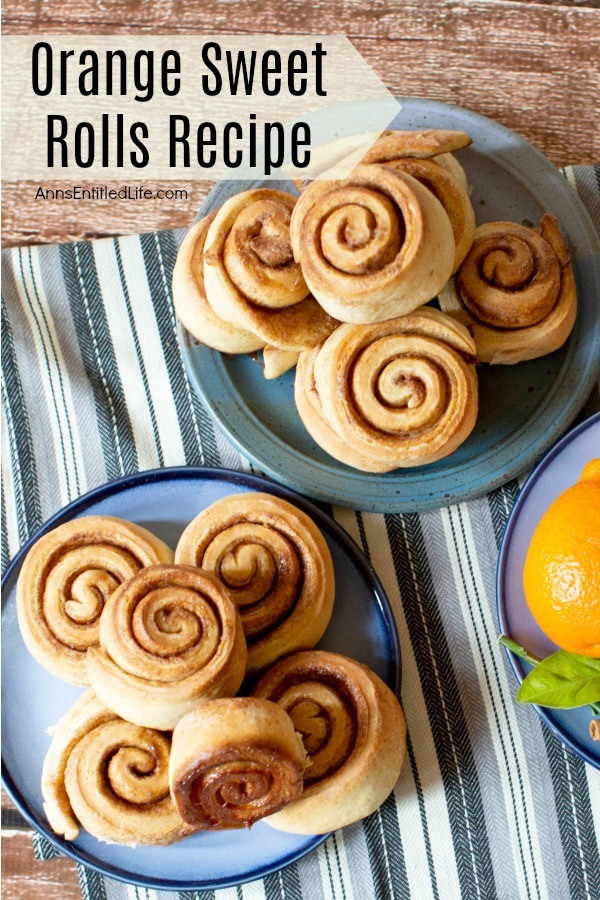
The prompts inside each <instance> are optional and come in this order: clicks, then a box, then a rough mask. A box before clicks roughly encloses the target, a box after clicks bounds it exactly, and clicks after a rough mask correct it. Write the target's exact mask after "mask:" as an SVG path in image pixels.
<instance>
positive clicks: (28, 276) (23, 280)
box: [14, 248, 80, 499]
mask: <svg viewBox="0 0 600 900" xmlns="http://www.w3.org/2000/svg"><path fill="white" fill-rule="evenodd" d="M14 253H15V256H16V259H17V265H18V271H19V276H20V278H19V279H18V281H17V291H18V293H19V296H20V300H21V305H22V308H23V310H24V312H25V315H26V317H27V320H28V323H29V326H30V329H31V333H32V336H33V340H34V346H35V351H36V353H37V356H38V359H39V371H40V375H41V381H42V386H43V391H44V393H45V395H46V398H47V402H48V407H49V410H50V415H51V418H50V422H51V426H52V428H51V430H52V434H53V436H54V441H55V442H56V443H57V445H58V446H59V447H60V453H59V454H57V455H58V456H59V463H62V465H59V466H58V475H59V481H61V482H63V483H64V484H65V490H66V496H67V498H69V499H70V498H71V497H74V496H77V494H78V493H80V484H79V479H78V477H77V471H76V467H77V462H76V456H77V453H76V447H75V441H74V437H73V431H72V429H71V424H70V403H69V400H68V399H67V390H66V387H65V380H64V363H63V360H62V355H61V353H60V349H59V348H58V346H57V343H56V337H55V329H54V327H53V325H52V323H51V318H50V312H49V310H48V312H46V310H45V309H44V306H43V303H42V300H41V297H40V292H39V291H38V287H37V285H36V282H35V273H34V269H33V257H34V253H33V251H32V249H31V248H21V249H17V250H16V251H14ZM51 325H52V327H51ZM52 410H54V412H55V416H54V417H53V416H52Z"/></svg>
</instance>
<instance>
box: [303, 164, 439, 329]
mask: <svg viewBox="0 0 600 900" xmlns="http://www.w3.org/2000/svg"><path fill="white" fill-rule="evenodd" d="M290 235H291V241H292V246H293V248H294V255H295V257H296V259H297V260H298V261H299V262H300V264H301V266H302V271H303V273H304V277H305V278H306V282H307V284H308V286H309V287H310V289H311V290H312V292H313V294H314V295H315V297H316V298H317V299H318V300H319V302H320V303H321V305H322V306H323V307H324V308H325V309H326V310H327V311H328V312H329V313H330V314H331V315H332V316H335V317H336V318H337V319H340V320H341V321H343V322H351V323H371V322H381V321H384V320H386V319H390V318H393V317H396V316H400V315H403V314H406V313H409V312H411V311H412V310H413V309H415V308H416V307H418V306H420V305H421V304H422V303H426V302H427V301H428V300H431V299H432V298H433V297H435V295H436V294H437V292H438V291H439V290H440V288H441V287H443V285H444V284H445V283H446V281H447V280H448V277H449V274H450V273H451V272H452V266H453V262H454V254H455V245H454V236H453V233H452V227H451V225H450V220H449V219H448V216H447V214H446V212H445V210H444V208H443V206H442V205H441V203H440V202H439V200H438V199H437V197H435V196H434V195H433V194H432V193H431V191H429V190H428V189H427V188H425V187H424V186H423V185H422V184H421V183H420V182H419V181H417V180H416V179H415V178H413V177H412V176H411V175H408V174H407V173H406V172H401V171H397V170H396V169H394V168H393V167H392V166H387V165H368V166H358V168H356V169H355V170H354V172H353V173H352V174H351V175H350V176H349V177H348V178H346V179H344V180H342V181H313V182H312V183H311V184H310V185H309V186H308V187H307V188H306V190H305V191H303V193H302V194H301V195H300V199H299V200H298V203H297V204H296V207H295V208H294V212H293V213H292V221H291V228H290Z"/></svg>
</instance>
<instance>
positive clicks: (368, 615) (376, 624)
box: [2, 468, 400, 890]
mask: <svg viewBox="0 0 600 900" xmlns="http://www.w3.org/2000/svg"><path fill="white" fill-rule="evenodd" d="M244 491H268V492H269V493H271V494H275V495H276V496H277V497H283V498H285V499H286V500H289V501H291V502H292V503H294V504H296V506H299V507H300V508H301V509H303V510H304V511H305V512H306V513H308V514H309V515H310V516H311V517H312V518H313V519H314V521H315V522H316V523H317V525H318V526H319V528H320V529H321V531H322V532H323V534H324V536H325V538H326V540H327V543H328V545H329V548H330V550H331V553H332V556H333V563H334V568H335V577H336V587H337V596H338V597H343V603H341V602H338V603H337V604H336V605H335V607H334V613H333V618H332V619H331V623H330V625H329V627H328V629H327V632H326V633H325V636H324V637H323V640H322V641H321V643H320V645H319V646H321V647H324V648H326V649H328V650H336V651H339V652H340V653H345V654H346V655H348V656H352V657H354V658H355V659H357V660H360V662H363V663H366V664H367V665H369V666H370V667H371V668H372V669H374V670H375V672H377V673H378V675H380V676H381V677H382V678H383V679H384V680H385V681H386V682H387V684H388V685H389V686H390V687H391V688H392V689H393V690H395V691H396V692H397V691H398V690H399V678H400V654H399V647H398V636H397V632H396V626H395V623H394V618H393V615H392V611H391V608H390V606H389V602H388V600H387V598H386V596H385V594H384V592H383V588H382V587H381V584H380V582H379V580H378V579H377V576H376V575H375V574H374V572H373V570H372V569H371V567H370V566H369V564H368V562H367V560H366V559H365V557H364V556H363V554H362V553H361V551H360V550H359V549H358V547H357V546H356V545H355V544H354V542H353V541H352V540H350V538H349V537H348V536H347V534H346V533H345V532H344V531H343V530H342V529H341V528H340V527H339V526H338V525H336V523H335V522H334V521H333V520H332V519H331V518H329V516H327V515H325V513H323V512H321V510H319V509H318V508H317V507H316V506H313V504H312V503H310V502H308V501H307V500H304V499H303V498H302V497H298V496H297V495H295V494H293V493H292V492H290V491H288V490H286V489H285V488H281V487H279V486H278V485H275V484H273V483H272V482H270V481H267V480H265V479H262V478H258V477H256V476H252V475H245V474H244V473H241V472H230V471H228V470H225V469H191V468H189V469H188V468H181V469H162V470H157V471H155V472H143V473H140V474H138V475H132V476H129V477H126V478H124V479H121V480H120V481H115V482H113V483H111V484H108V485H105V486H103V487H100V488H98V489H97V490H95V491H92V492H91V493H89V494H86V495H85V496H84V497H81V498H80V499H79V500H76V501H75V502H74V503H72V504H71V505H70V506H68V507H67V508H66V509H64V510H62V511H61V512H59V513H58V514H57V515H56V516H55V517H54V518H53V519H51V520H50V521H49V522H48V523H47V524H46V525H45V526H44V528H42V530H41V531H40V532H39V533H38V534H37V535H36V536H35V538H34V540H35V539H37V538H38V537H39V536H40V535H41V534H42V533H44V532H46V531H48V530H49V529H50V528H53V527H54V526H56V525H59V524H60V523H62V522H65V521H68V520H70V519H73V518H76V517H77V516H82V515H86V516H87V515H114V516H120V517H121V518H124V519H129V520H131V521H133V522H137V523H138V524H140V525H144V526H145V527H146V528H149V529H150V530H151V531H153V532H154V533H155V534H157V535H158V536H159V537H161V538H162V539H163V540H164V541H166V542H167V543H168V544H170V546H172V547H174V546H175V544H176V543H177V541H178V539H179V536H180V534H181V532H182V531H183V529H184V528H185V526H186V525H187V524H188V523H189V522H190V521H191V520H192V519H193V518H194V516H195V515H197V513H199V512H200V510H202V509H204V508H205V507H206V506H208V505H209V504H211V503H213V501H215V500H218V499H219V498H220V497H224V496H226V495H228V494H232V493H241V492H244ZM28 546H29V545H28ZM27 549H28V547H25V548H23V550H22V551H21V552H20V553H19V555H18V556H17V558H16V559H15V560H14V562H13V564H12V565H11V567H10V569H9V571H8V572H7V574H6V578H5V580H4V584H3V597H2V639H3V651H4V652H3V654H2V718H3V725H4V734H3V738H4V739H3V762H2V772H3V780H4V784H5V786H6V788H7V790H8V792H9V793H10V795H11V797H12V798H13V800H14V801H15V803H16V804H17V806H18V807H19V808H20V810H21V812H22V813H23V814H24V815H25V817H26V818H27V819H28V820H29V822H30V823H31V824H32V825H33V826H34V827H35V828H37V829H38V831H41V832H42V833H43V834H44V835H45V836H46V837H47V838H48V839H49V840H51V841H52V843H54V844H56V846H57V847H59V848H60V850H62V851H63V852H64V853H67V854H68V855H69V856H73V857H74V858H75V859H77V860H80V861H81V862H83V863H85V864H86V865H88V866H91V867H92V868H95V869H99V870H100V871H101V872H103V873H104V874H106V875H109V876H110V877H111V878H117V879H120V880H124V881H128V882H134V883H136V884H139V885H142V886H146V887H152V888H159V889H160V888H163V889H170V890H203V889H214V888H220V887H227V886H230V885H235V884H240V883H242V882H245V881H252V880H253V879H255V878H262V877H263V876H265V875H268V874H269V873H270V872H274V871H277V870H278V869H281V868H282V867H283V866H286V865H288V864H289V863H291V862H293V861H294V860H296V859H299V858H300V857H302V856H304V855H305V854H306V853H308V852H310V851H311V850H313V849H314V848H315V847H317V846H318V845H319V844H320V843H322V841H324V840H325V837H324V836H309V837H307V836H305V835H303V836H302V835H294V834H285V833H284V832H279V831H275V829H272V828H269V826H268V825H265V824H263V823H260V822H259V823H258V824H257V825H255V826H254V828H252V830H251V831H234V832H221V833H215V834H199V835H194V836H193V837H191V838H188V839H187V840H185V841H182V842H180V843H178V844H173V845H172V846H170V847H143V846H138V847H136V848H130V847H122V846H118V845H116V844H107V843H105V842H100V841H97V840H96V839H95V838H93V837H91V835H89V834H87V833H86V832H84V831H82V832H81V834H80V836H79V837H78V838H77V840H76V841H73V842H67V841H64V840H63V839H62V838H59V837H57V836H56V835H54V834H53V833H52V832H51V831H50V829H49V826H48V823H47V821H46V818H45V816H44V812H43V809H42V796H41V791H40V777H41V772H42V762H43V759H44V756H45V754H46V751H47V749H48V747H49V745H50V740H51V738H50V735H49V733H48V729H49V728H50V726H52V725H53V724H54V723H55V722H56V721H57V719H59V718H60V716H62V715H63V714H64V713H65V712H66V711H67V709H69V707H70V706H71V704H72V703H73V701H74V700H75V699H76V697H77V696H78V695H79V694H80V693H81V691H82V688H77V687H73V686H71V685H68V684H65V682H63V681H59V680H58V679H56V678H53V677H52V676H51V675H50V674H49V673H48V672H46V670H45V669H43V668H42V667H41V666H39V665H38V664H37V663H36V662H35V661H34V660H33V658H32V657H31V656H30V655H29V653H28V651H27V650H26V648H25V645H24V644H23V641H22V638H21V635H20V632H19V628H18V624H17V614H16V608H15V584H16V580H17V576H18V574H19V569H20V566H21V562H22V560H23V557H24V554H25V553H26V551H27Z"/></svg>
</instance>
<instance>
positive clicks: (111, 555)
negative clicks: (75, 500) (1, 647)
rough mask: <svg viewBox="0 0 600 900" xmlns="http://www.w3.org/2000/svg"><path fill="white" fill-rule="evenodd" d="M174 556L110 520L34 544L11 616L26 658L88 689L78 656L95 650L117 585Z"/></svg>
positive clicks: (83, 522)
mask: <svg viewBox="0 0 600 900" xmlns="http://www.w3.org/2000/svg"><path fill="white" fill-rule="evenodd" d="M172 561H173V552H172V550H171V549H170V548H169V547H167V545H166V544H165V543H164V542H163V541H161V540H160V539H159V538H157V537H156V536H155V535H153V534H151V533H150V532H149V531H147V530H146V529H145V528H142V527H140V526H139V525H134V524H133V523H132V522H126V521H125V520H124V519H117V518H115V517H113V516H85V517H82V518H79V519H74V520H73V521H71V522H65V523H64V524H63V525H59V526H58V527H57V528H54V529H52V531H49V532H48V533H47V534H45V535H44V536H43V537H41V538H40V539H39V541H37V542H36V543H35V544H34V546H33V547H32V548H31V550H30V551H29V553H28V554H27V556H26V558H25V562H24V563H23V566H22V568H21V572H20V574H19V580H18V582H17V613H18V617H19V627H20V629H21V634H22V635H23V640H24V641H25V644H26V645H27V648H28V650H29V652H30V653H31V654H32V656H34V657H35V659H36V660H37V661H38V662H39V663H40V664H41V665H42V666H44V667H45V668H46V669H48V670H49V671H50V672H52V674H53V675H56V677H57V678H62V679H64V680H65V681H70V682H72V683H73V684H88V683H89V682H88V679H87V675H86V668H85V654H86V651H87V649H88V647H94V646H96V645H97V644H98V640H99V637H98V636H99V629H100V614H101V612H102V610H103V608H104V605H105V604H106V602H107V601H108V599H109V597H110V596H111V595H112V593H113V592H114V591H115V590H116V589H117V588H118V587H119V585H120V584H121V583H122V582H123V581H126V580H127V579H128V578H130V577H131V576H132V575H134V574H135V573H136V572H138V571H139V570H140V569H141V568H143V567H145V566H151V565H155V564H157V563H170V562H172Z"/></svg>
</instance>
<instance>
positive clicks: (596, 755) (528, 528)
mask: <svg viewBox="0 0 600 900" xmlns="http://www.w3.org/2000/svg"><path fill="white" fill-rule="evenodd" d="M598 456H600V413H598V414H597V415H595V416H592V417H591V418H589V419H587V420H586V421H585V422H582V424H581V425H579V426H578V427H577V428H574V429H573V431H571V432H569V434H566V435H565V436H564V437H563V438H562V440H560V441H559V442H558V443H557V444H556V445H555V446H554V447H553V448H552V449H551V450H550V452H549V453H547V454H546V456H545V457H544V458H543V460H542V461H541V462H540V464H539V465H538V466H537V468H536V469H535V470H534V471H533V472H532V473H531V475H530V476H529V478H528V480H527V482H526V483H525V486H524V487H523V490H522V491H521V493H520V494H519V496H518V497H517V501H516V503H515V505H514V507H513V509H512V512H511V514H510V516H509V519H508V522H507V523H506V528H505V531H504V536H503V538H502V546H501V548H500V557H499V559H498V575H497V598H498V618H499V619H500V629H501V631H502V633H503V634H507V635H509V636H510V637H512V638H514V640H516V641H517V642H518V643H519V644H521V646H523V647H527V649H528V650H531V652H532V653H534V654H535V655H536V656H540V657H543V656H548V655H549V654H550V653H554V651H555V650H556V649H557V647H556V645H555V644H553V643H552V641H551V640H550V639H549V638H547V637H546V635H545V634H544V633H543V632H542V631H541V630H540V628H539V627H538V626H537V624H536V622H535V620H534V618H533V616H532V615H531V613H530V612H529V607H528V606H527V603H526V601H525V595H524V593H523V566H524V564H525V556H526V554H527V548H528V547H529V543H530V541H531V538H532V535H533V532H534V530H535V527H536V525H537V524H538V522H539V521H540V519H541V517H542V515H543V514H544V513H545V512H546V510H547V509H548V507H549V506H550V504H551V503H552V502H553V501H554V500H556V498H557V497H558V495H559V494H562V492H563V491H564V490H566V488H568V487H570V486H571V485H572V484H574V483H575V482H576V481H577V480H578V479H579V476H580V475H581V470H582V469H583V467H584V465H585V464H586V463H587V462H589V461H590V460H591V459H595V458H596V457H598ZM507 652H508V651H507ZM508 655H509V658H510V661H511V664H512V667H513V669H514V670H515V673H516V676H517V678H518V679H519V683H520V682H521V681H523V679H524V677H525V676H526V675H527V673H528V672H529V671H530V670H531V667H530V666H529V665H528V664H527V663H526V662H523V660H522V659H519V658H518V657H516V656H514V655H513V654H512V653H509V654H508ZM535 709H536V711H537V712H538V713H539V715H540V716H541V718H542V719H543V721H544V722H545V723H546V725H548V727H549V728H551V729H552V731H553V732H554V734H555V735H556V736H557V737H558V738H559V739H560V740H561V741H562V742H563V744H566V745H567V747H570V748H571V750H573V752H574V753H576V754H577V755H578V756H581V757H582V759H584V760H585V761H586V762H588V763H590V765H592V766H595V767H596V768H597V769H600V743H599V742H598V741H593V740H592V738H591V737H590V733H589V726H590V720H591V719H592V718H593V714H592V712H591V710H589V709H588V708H587V707H582V708H579V709H569V710H559V709H546V708H543V707H540V706H536V707H535Z"/></svg>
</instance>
